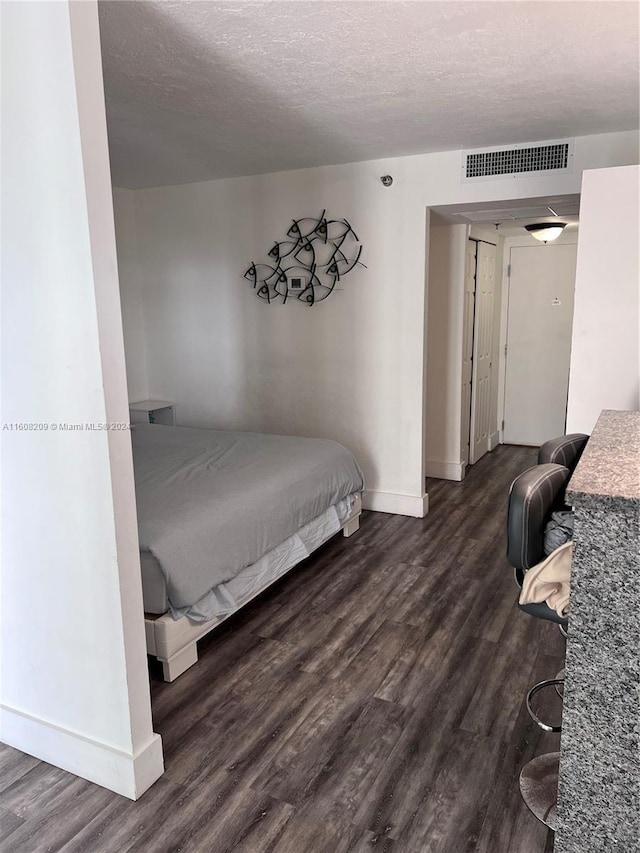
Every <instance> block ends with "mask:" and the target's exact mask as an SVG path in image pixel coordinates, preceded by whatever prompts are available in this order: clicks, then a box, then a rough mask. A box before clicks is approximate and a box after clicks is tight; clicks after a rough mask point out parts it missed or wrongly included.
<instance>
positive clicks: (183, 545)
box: [132, 424, 364, 618]
mask: <svg viewBox="0 0 640 853" xmlns="http://www.w3.org/2000/svg"><path fill="white" fill-rule="evenodd" d="M132 444H133V460H134V473H135V482H136V503H137V510H138V534H139V540H140V551H141V554H142V557H141V563H142V566H143V574H144V577H145V581H144V583H145V586H146V587H147V588H148V589H149V590H151V591H150V592H149V596H150V602H149V603H150V604H151V603H153V607H154V609H156V610H157V609H158V608H160V607H161V606H163V605H164V604H165V603H166V604H168V606H169V609H170V610H171V612H172V613H174V614H178V615H182V614H184V613H186V612H189V613H190V614H191V615H190V618H196V612H199V611H198V608H199V607H200V606H201V604H200V603H201V600H202V599H203V598H205V597H206V596H211V594H212V591H213V590H217V591H218V593H219V594H220V595H221V596H222V597H223V598H224V596H225V595H226V592H227V587H226V586H225V585H227V584H228V583H229V582H230V581H232V580H233V579H234V578H235V577H236V576H237V575H239V573H240V572H241V571H243V570H244V569H246V568H247V567H250V566H252V565H254V564H256V563H257V562H258V561H259V560H261V559H262V558H263V557H264V556H265V555H267V554H269V553H270V552H271V551H272V550H273V549H274V548H276V547H277V546H279V545H281V544H282V543H284V542H285V540H287V539H288V538H289V537H292V536H294V535H295V534H296V533H299V532H300V531H301V530H303V529H305V527H306V525H308V524H309V523H311V522H313V521H314V520H316V519H319V518H321V516H322V515H323V513H325V512H326V511H327V510H328V509H329V508H331V507H334V508H336V507H338V506H340V505H341V502H343V501H347V504H348V500H349V496H350V495H353V494H354V493H359V492H361V491H362V489H363V487H364V483H363V478H362V473H361V471H360V468H359V467H358V465H357V463H356V461H355V459H354V458H353V456H352V454H351V453H350V452H349V451H348V450H346V448H344V447H342V445H340V444H338V443H336V442H333V441H325V440H321V439H309V438H298V437H292V436H276V435H262V434H258V433H240V432H232V431H219V430H201V429H191V428H185V427H168V426H162V425H159V424H137V425H136V426H135V429H134V430H133V431H132ZM347 504H345V506H347ZM346 511H347V512H348V506H347V510H346ZM335 512H336V513H338V510H337V509H335ZM332 523H333V525H334V526H335V525H337V527H336V529H338V528H339V526H340V519H339V517H338V518H337V520H336V517H334V518H333V521H332ZM334 532H335V531H334ZM158 569H159V571H160V573H161V575H162V578H163V579H164V583H165V588H164V590H163V589H162V584H161V583H159V582H158V577H157V575H158ZM149 578H154V580H149ZM219 606H226V604H225V602H224V600H221V602H220V605H219ZM165 610H166V608H165ZM207 611H208V612H210V608H207ZM202 618H204V617H202ZM206 618H211V616H207V617H206Z"/></svg>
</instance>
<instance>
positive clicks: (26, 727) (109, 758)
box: [0, 705, 164, 800]
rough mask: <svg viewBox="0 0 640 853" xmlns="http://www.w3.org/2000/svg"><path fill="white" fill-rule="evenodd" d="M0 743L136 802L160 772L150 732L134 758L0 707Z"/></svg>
mask: <svg viewBox="0 0 640 853" xmlns="http://www.w3.org/2000/svg"><path fill="white" fill-rule="evenodd" d="M0 741H2V742H3V743H6V744H8V746H13V747H15V749H19V750H20V751H21V752H26V753H28V754H29V755H33V756H34V757H35V758H39V759H40V760H41V761H46V762H47V763H48V764H53V765H55V766H56V767H60V768H61V769H62V770H68V771H69V772H70V773H75V775H76V776H81V777H82V778H83V779H88V780H89V781H90V782H95V783H96V785H101V786H102V787H103V788H108V789H109V790H110V791H115V792H116V794H122V796H123V797H128V798H129V799H130V800H137V799H138V797H140V796H142V794H144V792H145V791H146V790H147V788H150V787H151V785H153V783H154V782H155V781H156V780H157V779H159V778H160V776H162V774H163V773H164V761H163V758H162V740H161V738H160V735H157V734H155V733H152V735H151V738H150V740H149V742H148V743H147V744H146V745H145V746H144V748H143V749H141V750H139V751H138V752H137V753H136V754H135V755H130V754H129V753H126V752H122V751H121V750H119V749H114V748H113V747H112V746H109V745H108V744H106V743H100V742H99V741H95V740H92V739H91V738H87V737H85V736H84V735H81V734H78V733H77V732H73V731H70V730H68V729H63V728H61V727H60V726H56V725H55V724H54V723H50V722H47V721H46V720H42V719H39V718H38V717H32V716H31V715H30V714H25V713H23V712H22V711H18V710H16V709H15V708H9V707H7V706H6V705H0Z"/></svg>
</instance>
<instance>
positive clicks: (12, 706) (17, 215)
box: [0, 2, 163, 846]
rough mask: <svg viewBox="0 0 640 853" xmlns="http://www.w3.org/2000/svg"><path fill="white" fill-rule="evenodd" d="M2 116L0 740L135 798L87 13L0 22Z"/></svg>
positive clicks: (146, 732)
mask: <svg viewBox="0 0 640 853" xmlns="http://www.w3.org/2000/svg"><path fill="white" fill-rule="evenodd" d="M2 104H3V140H2V141H3V146H2V176H3V192H2V224H3V233H2V244H3V245H2V285H3V288H2V366H3V384H2V415H3V430H2V435H1V438H2V463H3V467H2V533H3V536H2V602H1V608H2V609H1V614H2V624H1V632H2V641H1V643H0V652H1V658H0V662H1V668H0V669H1V693H2V697H1V704H0V739H1V740H3V741H4V742H5V743H8V744H10V745H12V746H14V747H16V748H18V749H21V750H23V751H24V752H28V753H30V754H32V755H34V756H36V757H38V758H40V759H43V760H44V761H47V762H49V763H51V764H55V765H57V766H59V767H62V768H64V769H65V770H69V771H71V772H73V773H76V774H77V775H79V776H82V777H84V778H86V779H89V780H91V781H93V782H96V783H98V784H100V785H103V786H105V787H107V788H110V789H112V790H114V791H117V792H119V793H121V794H124V795H125V796H128V797H131V798H133V799H135V798H136V797H137V796H139V795H140V794H141V793H142V792H143V791H144V790H145V788H147V787H148V786H149V785H150V784H152V782H153V781H155V779H156V778H157V777H158V776H159V775H160V774H161V773H162V770H163V767H162V749H161V743H160V738H159V737H158V736H157V735H155V734H154V733H153V730H152V722H151V704H150V697H149V684H148V675H147V663H146V648H145V639H144V622H143V611H142V590H141V580H140V567H139V554H138V544H137V530H136V516H135V496H134V486H133V466H132V460H131V443H130V437H129V434H128V431H127V429H126V425H127V421H128V417H127V415H128V413H127V401H126V383H125V369H124V348H123V341H122V320H121V317H120V302H119V298H118V281H117V273H116V254H115V234H114V228H113V212H112V205H111V187H110V180H109V165H108V152H107V137H106V118H105V111H104V96H103V91H102V69H101V62H100V44H99V31H98V11H97V5H96V3H95V2H84V3H67V2H58V3H7V4H3V5H2ZM108 422H111V423H116V424H119V425H120V427H121V428H120V429H113V430H108V429H104V428H102V425H104V424H106V423H108ZM122 427H124V429H122ZM18 832H19V831H18ZM15 843H16V844H17V845H18V846H19V842H18V841H17V840H16V842H15Z"/></svg>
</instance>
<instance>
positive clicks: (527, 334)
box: [504, 244, 577, 446]
mask: <svg viewBox="0 0 640 853" xmlns="http://www.w3.org/2000/svg"><path fill="white" fill-rule="evenodd" d="M576 253H577V246H576V245H575V244H570V245H569V244H567V245H560V246H556V245H546V246H545V245H541V246H530V247H529V246H526V247H525V246H522V247H517V248H513V249H511V258H510V263H511V273H510V276H509V310H508V319H507V362H506V376H505V401H504V442H505V444H529V445H533V446H538V445H540V444H542V443H543V442H544V441H547V439H549V438H555V437H556V436H558V435H563V434H564V431H565V421H566V416H567V391H568V387H569V360H570V357H571V324H572V322H573V293H574V289H575V281H576Z"/></svg>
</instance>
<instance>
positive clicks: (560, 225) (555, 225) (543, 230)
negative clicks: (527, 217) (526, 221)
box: [524, 222, 567, 243]
mask: <svg viewBox="0 0 640 853" xmlns="http://www.w3.org/2000/svg"><path fill="white" fill-rule="evenodd" d="M566 226H567V223H566V222H538V223H535V224H534V225H525V226H524V227H525V228H526V229H527V231H528V232H529V234H531V236H532V237H535V238H536V240H540V242H541V243H549V242H551V240H557V239H558V237H559V236H560V235H561V234H562V232H563V230H564V229H565V228H566Z"/></svg>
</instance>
